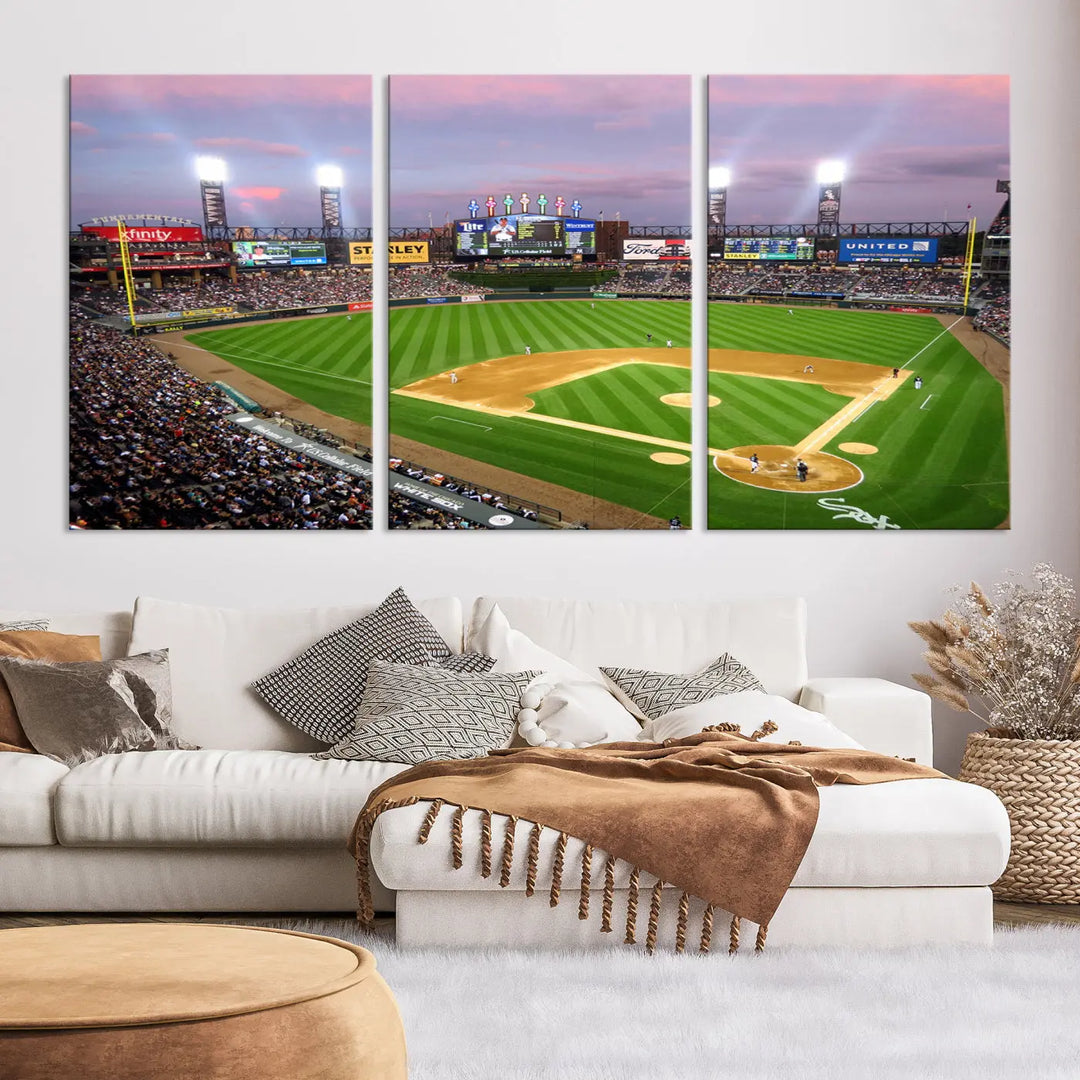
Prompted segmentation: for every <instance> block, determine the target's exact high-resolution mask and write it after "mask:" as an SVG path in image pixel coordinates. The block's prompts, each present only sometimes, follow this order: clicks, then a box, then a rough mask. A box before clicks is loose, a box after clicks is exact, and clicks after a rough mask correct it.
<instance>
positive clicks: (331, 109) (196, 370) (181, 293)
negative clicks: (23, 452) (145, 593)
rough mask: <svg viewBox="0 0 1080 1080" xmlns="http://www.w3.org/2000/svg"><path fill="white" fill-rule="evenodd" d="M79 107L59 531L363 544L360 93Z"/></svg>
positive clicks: (147, 84) (364, 250) (198, 85)
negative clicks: (183, 532)
mask: <svg viewBox="0 0 1080 1080" xmlns="http://www.w3.org/2000/svg"><path fill="white" fill-rule="evenodd" d="M70 91H71V134H70V138H71V210H70V215H71V216H70V220H71V226H70V241H69V245H68V262H69V268H70V277H71V287H70V382H69V385H70V450H69V455H70V462H69V504H70V524H71V527H72V528H74V529H370V528H371V480H372V462H371V452H370V449H369V447H370V446H371V368H372V356H371V305H372V301H371V295H372V294H371V261H372V260H371V173H372V162H371V80H370V78H369V77H368V76H341V77H339V76H299V75H275V76H221V75H213V76H211V75H197V76H178V75H160V76H126V75H125V76H107V75H85V76H72V78H71V84H70Z"/></svg>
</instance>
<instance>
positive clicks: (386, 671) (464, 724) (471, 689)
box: [311, 660, 540, 765]
mask: <svg viewBox="0 0 1080 1080" xmlns="http://www.w3.org/2000/svg"><path fill="white" fill-rule="evenodd" d="M539 674H540V673H539V672H538V671H511V672H507V673H506V674H501V675H462V674H458V673H456V672H454V673H451V672H448V671H447V670H446V669H445V668H431V667H415V666H411V665H407V664H393V663H387V662H385V661H382V660H373V661H372V662H371V663H370V664H369V665H368V671H367V690H366V691H365V693H364V700H363V702H362V703H361V705H360V711H359V713H358V714H357V717H356V730H355V731H353V732H352V734H350V735H349V736H347V737H346V738H344V739H342V741H341V742H339V743H338V744H337V746H333V747H331V748H330V749H329V750H326V751H324V752H322V753H320V754H312V755H311V756H312V757H315V758H344V759H345V760H347V761H396V762H401V763H403V764H405V765H419V764H420V762H422V761H441V760H446V759H452V758H477V757H483V756H484V755H485V754H486V753H488V751H489V750H497V749H498V748H499V747H502V746H507V745H509V743H510V737H511V735H513V732H514V722H515V719H516V717H517V712H518V709H519V708H520V703H521V694H522V692H523V691H524V689H525V687H526V686H528V685H529V683H530V682H532V680H533V679H535V678H536V676H537V675H539Z"/></svg>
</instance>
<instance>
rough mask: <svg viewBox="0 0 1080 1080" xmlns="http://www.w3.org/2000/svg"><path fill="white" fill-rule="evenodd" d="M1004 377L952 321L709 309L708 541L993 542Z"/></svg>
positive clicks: (982, 345) (1002, 355)
mask: <svg viewBox="0 0 1080 1080" xmlns="http://www.w3.org/2000/svg"><path fill="white" fill-rule="evenodd" d="M992 352H993V354H994V355H993V357H991V353H992ZM975 354H978V356H977V355H975ZM980 360H982V361H983V362H980ZM991 360H994V361H995V362H991ZM1007 361H1008V357H1007V353H1006V352H1005V350H1004V349H1003V347H1001V346H1000V345H997V343H995V342H992V341H991V340H990V339H989V338H985V337H984V336H983V335H979V334H977V333H976V332H974V331H971V330H970V329H969V328H968V326H967V320H963V319H960V318H958V317H957V316H953V315H943V316H934V315H910V314H898V313H893V312H867V311H849V310H836V309H821V308H795V309H793V311H792V313H791V314H789V312H788V309H787V308H784V307H775V306H765V305H753V306H742V305H734V304H724V303H714V304H710V307H709V368H710V375H709V389H710V395H711V399H710V406H711V407H710V409H709V418H710V422H709V447H710V459H711V461H710V466H711V467H710V470H709V485H708V495H709V527H710V528H720V529H821V528H867V527H871V528H878V529H897V528H899V529H988V528H997V527H1000V526H1002V525H1003V524H1005V523H1006V521H1007V518H1008V513H1009V483H1008V481H1009V463H1008V442H1007V419H1006V415H1007V414H1006V393H1005V388H1004V386H1003V383H1002V381H999V378H997V377H995V373H992V372H993V371H994V369H995V368H997V369H1000V368H1002V367H1004V369H1005V375H1004V378H1006V379H1007ZM894 368H896V369H899V370H898V371H897V374H896V375H895V376H894V375H893V369H894ZM997 374H1001V372H1000V371H998V372H997ZM714 400H715V402H716V403H715V404H714V403H713V401H714ZM755 453H756V454H757V457H758V466H757V469H756V470H754V468H753V465H752V463H751V461H750V457H751V455H752V454H755ZM800 458H801V459H802V460H803V461H805V462H806V464H807V466H808V473H807V476H806V479H805V481H800V480H799V478H798V475H797V473H796V464H797V461H798V459H800Z"/></svg>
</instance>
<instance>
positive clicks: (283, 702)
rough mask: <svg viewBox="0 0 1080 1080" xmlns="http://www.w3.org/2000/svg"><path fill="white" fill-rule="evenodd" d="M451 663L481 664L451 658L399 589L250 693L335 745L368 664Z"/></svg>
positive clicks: (349, 722) (351, 719) (352, 716)
mask: <svg viewBox="0 0 1080 1080" xmlns="http://www.w3.org/2000/svg"><path fill="white" fill-rule="evenodd" d="M451 659H452V661H453V664H454V665H455V666H458V667H460V665H462V664H465V666H466V668H467V669H469V668H471V666H472V665H475V664H476V663H477V661H476V660H464V659H463V658H461V657H453V658H452V654H451V652H450V649H449V647H448V646H447V644H446V642H445V641H443V639H442V637H441V636H440V635H439V632H438V631H437V630H436V629H435V627H434V626H432V624H431V623H430V622H429V621H428V619H426V618H425V617H424V616H423V615H422V614H421V613H420V612H419V611H418V610H417V609H416V608H415V607H414V606H413V603H412V601H411V600H409V598H408V597H407V596H406V595H405V591H404V590H403V589H400V588H399V589H395V590H394V591H393V592H392V593H391V594H390V595H389V596H388V597H387V598H386V599H385V600H384V601H383V602H382V603H381V604H380V605H379V606H378V607H377V608H376V609H375V610H374V611H371V612H369V613H368V614H367V615H365V616H364V617H363V618H361V619H357V620H356V621H355V622H351V623H349V624H348V625H347V626H342V627H341V628H340V629H338V630H335V631H333V633H330V634H327V635H326V637H324V638H320V639H319V640H318V641H316V642H315V643H314V644H313V645H310V646H308V648H306V649H305V650H304V651H303V652H302V653H300V654H299V656H295V657H293V659H291V660H289V661H288V662H287V663H285V664H282V665H281V667H279V668H277V670H275V671H271V672H269V673H268V674H266V675H263V676H261V677H260V678H258V679H256V680H255V681H254V682H253V683H251V689H252V690H254V691H255V693H257V694H258V695H259V696H260V697H261V698H262V699H263V701H265V702H266V704H267V705H269V706H270V708H272V709H274V710H275V711H276V712H277V713H279V714H280V715H281V716H282V717H283V718H284V719H285V720H287V721H288V722H289V723H290V724H292V725H293V726H294V727H297V728H299V729H300V730H301V731H304V732H307V734H308V735H311V736H313V737H314V738H316V739H319V740H320V741H321V742H324V743H336V742H338V741H339V740H340V739H342V738H344V737H345V736H346V735H348V734H349V733H350V732H351V731H352V730H353V727H354V726H355V720H356V711H357V709H359V708H360V702H361V701H362V700H363V697H364V683H365V679H366V674H367V666H368V663H369V662H370V661H372V660H393V661H397V662H399V663H403V664H426V665H429V666H431V665H436V664H447V663H448V662H450V661H451ZM492 663H494V661H492ZM488 667H491V664H488ZM483 670H487V669H486V668H485V669H483Z"/></svg>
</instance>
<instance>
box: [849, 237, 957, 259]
mask: <svg viewBox="0 0 1080 1080" xmlns="http://www.w3.org/2000/svg"><path fill="white" fill-rule="evenodd" d="M937 245H938V242H937V237H933V236H931V237H921V238H918V239H916V238H915V237H910V236H909V237H898V236H861V237H859V238H857V239H855V238H848V239H844V238H843V237H842V238H841V239H840V250H839V251H838V252H837V256H836V261H837V262H841V263H861V262H882V263H936V262H937Z"/></svg>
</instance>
